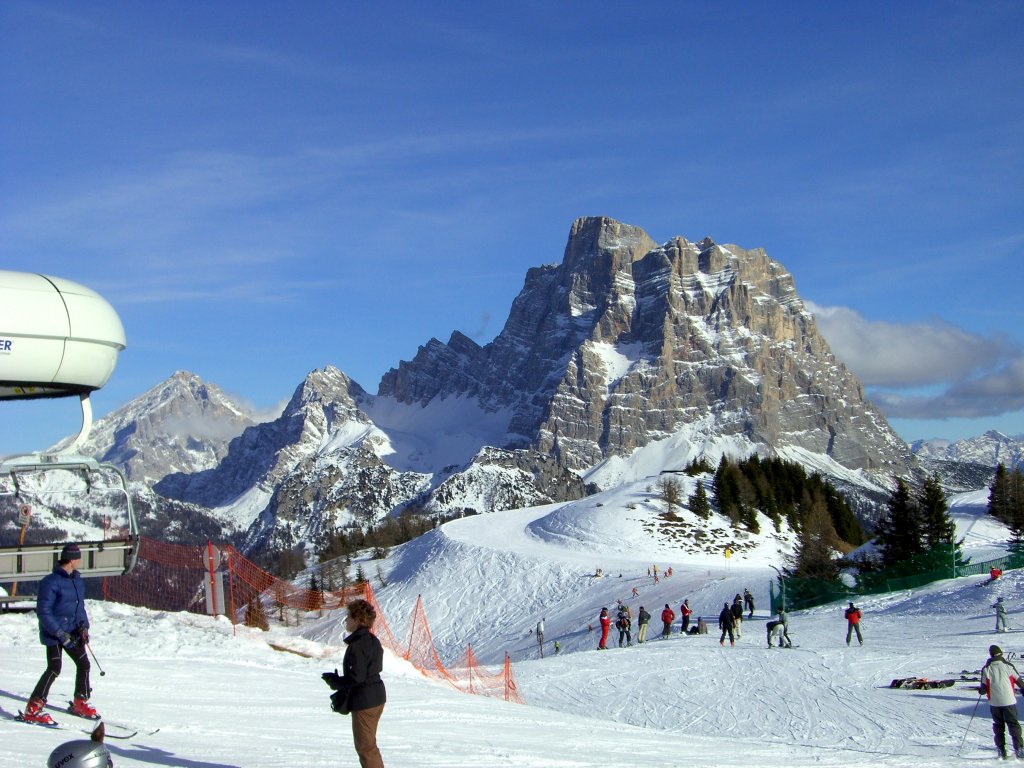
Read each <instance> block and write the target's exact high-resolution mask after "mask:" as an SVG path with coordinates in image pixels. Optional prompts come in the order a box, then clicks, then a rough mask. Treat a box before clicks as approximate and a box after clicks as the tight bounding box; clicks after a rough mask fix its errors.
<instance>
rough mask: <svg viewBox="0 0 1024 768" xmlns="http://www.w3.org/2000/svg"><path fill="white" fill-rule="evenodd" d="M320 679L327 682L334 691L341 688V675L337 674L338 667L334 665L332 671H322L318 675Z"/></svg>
mask: <svg viewBox="0 0 1024 768" xmlns="http://www.w3.org/2000/svg"><path fill="white" fill-rule="evenodd" d="M320 679H321V680H323V681H324V682H325V683H327V687H328V688H330V689H331V690H332V691H336V690H338V689H339V688H341V680H342V677H341V675H339V674H338V669H337V667H335V669H334V671H333V672H324V673H323V674H322V675H320Z"/></svg>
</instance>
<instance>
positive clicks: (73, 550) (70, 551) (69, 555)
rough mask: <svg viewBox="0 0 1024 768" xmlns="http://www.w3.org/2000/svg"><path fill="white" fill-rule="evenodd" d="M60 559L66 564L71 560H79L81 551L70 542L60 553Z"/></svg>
mask: <svg viewBox="0 0 1024 768" xmlns="http://www.w3.org/2000/svg"><path fill="white" fill-rule="evenodd" d="M60 559H61V560H63V561H64V562H66V563H70V562H71V561H72V560H81V559H82V550H80V549H79V548H78V545H77V544H75V542H73V541H72V542H71V543H70V544H65V545H64V549H62V550H61V551H60Z"/></svg>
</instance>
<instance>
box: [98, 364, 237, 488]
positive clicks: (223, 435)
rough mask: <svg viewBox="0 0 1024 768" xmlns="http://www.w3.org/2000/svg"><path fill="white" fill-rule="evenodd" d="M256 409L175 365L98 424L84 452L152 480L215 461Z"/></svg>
mask: <svg viewBox="0 0 1024 768" xmlns="http://www.w3.org/2000/svg"><path fill="white" fill-rule="evenodd" d="M252 424H255V419H254V416H253V413H252V410H251V409H250V408H249V407H248V406H247V405H244V404H243V403H241V402H240V401H238V400H236V399H233V398H231V397H229V396H228V395H227V394H226V393H225V392H224V391H223V390H221V389H220V388H219V387H217V386H216V385H214V384H208V383H206V382H204V381H203V380H202V379H200V378H199V377H198V376H196V375H195V374H193V373H190V372H188V371H176V372H175V373H173V374H172V375H171V376H170V377H168V378H167V379H165V380H164V381H162V382H160V383H159V384H157V385H156V386H155V387H153V388H152V389H150V390H149V391H147V392H145V393H143V394H142V395H141V396H140V397H138V398H136V399H135V400H133V401H131V402H130V403H128V404H126V405H124V406H122V407H121V408H118V409H117V410H115V411H113V412H112V413H110V414H108V415H107V416H105V417H104V418H102V419H99V420H98V421H97V422H96V423H95V424H94V425H93V429H92V432H91V434H90V437H89V440H88V442H87V443H86V445H85V447H84V448H83V452H84V453H87V454H89V455H93V456H97V457H99V458H100V460H102V461H108V462H111V463H113V464H117V465H118V466H120V467H122V468H123V469H124V471H125V473H126V474H127V476H128V477H129V479H131V480H135V481H141V482H145V483H152V482H155V481H156V480H159V479H160V478H161V477H163V476H164V475H167V474H170V473H172V472H197V471H201V470H204V469H209V468H210V467H214V466H216V465H217V464H218V463H219V462H220V460H221V459H223V458H224V456H225V454H226V453H227V447H228V444H229V442H230V441H231V440H232V439H233V438H234V437H237V436H238V435H240V434H241V433H242V431H243V430H244V429H245V428H246V427H248V426H251V425H252Z"/></svg>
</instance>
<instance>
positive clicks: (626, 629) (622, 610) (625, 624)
mask: <svg viewBox="0 0 1024 768" xmlns="http://www.w3.org/2000/svg"><path fill="white" fill-rule="evenodd" d="M615 626H616V628H617V629H618V630H619V648H621V647H622V643H623V641H625V643H626V645H627V646H630V645H633V616H632V615H631V614H630V611H629V606H627V605H625V604H624V603H619V613H618V616H617V617H616V619H615Z"/></svg>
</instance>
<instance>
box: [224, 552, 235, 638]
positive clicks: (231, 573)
mask: <svg viewBox="0 0 1024 768" xmlns="http://www.w3.org/2000/svg"><path fill="white" fill-rule="evenodd" d="M224 559H225V560H227V563H228V596H229V599H230V600H231V636H232V637H234V636H235V625H236V621H235V569H234V564H233V563H232V558H231V550H225V552H224Z"/></svg>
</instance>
